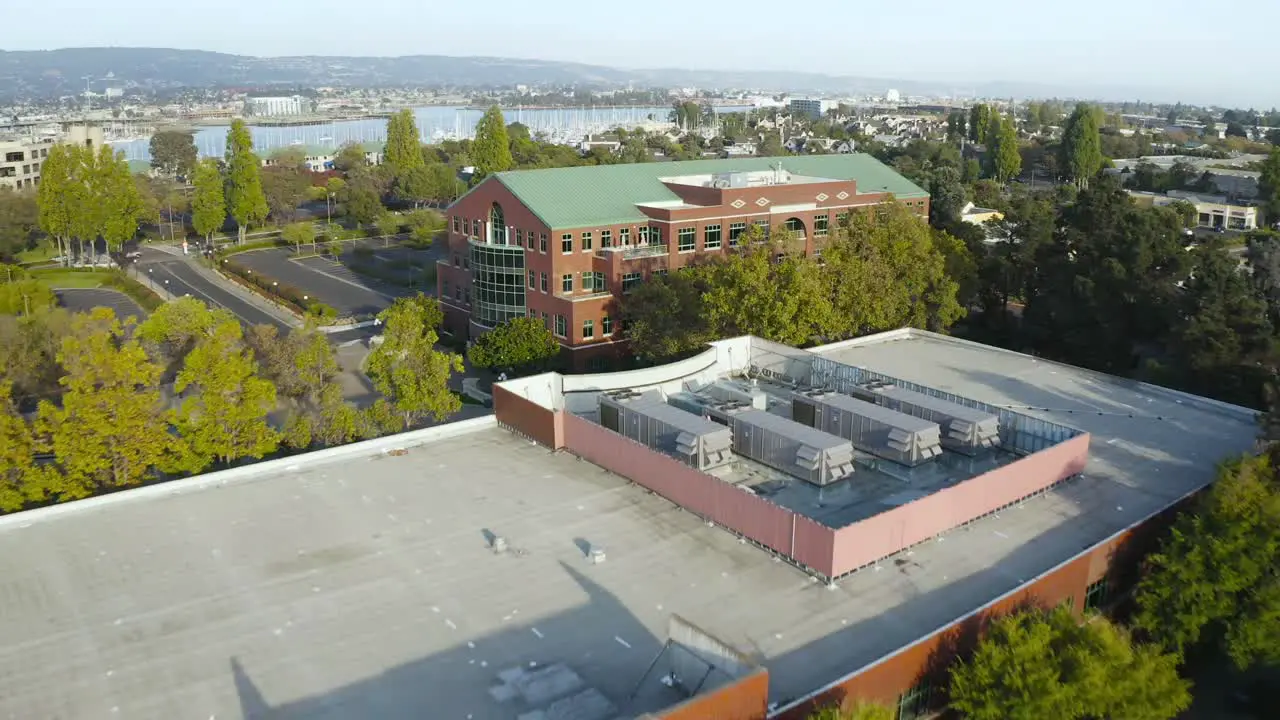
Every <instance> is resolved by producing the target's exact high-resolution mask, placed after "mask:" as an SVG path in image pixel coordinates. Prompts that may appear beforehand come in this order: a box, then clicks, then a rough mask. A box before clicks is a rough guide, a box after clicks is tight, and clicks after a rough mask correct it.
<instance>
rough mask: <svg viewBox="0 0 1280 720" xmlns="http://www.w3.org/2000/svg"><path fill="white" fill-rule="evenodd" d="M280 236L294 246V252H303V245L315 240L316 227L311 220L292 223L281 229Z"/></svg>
mask: <svg viewBox="0 0 1280 720" xmlns="http://www.w3.org/2000/svg"><path fill="white" fill-rule="evenodd" d="M280 237H281V239H283V240H284V241H285V242H287V243H289V244H290V245H292V246H293V249H294V252H296V253H298V254H302V246H303V245H310V244H312V243H314V242H315V240H316V229H315V226H314V225H312V224H311V223H310V222H296V223H290V224H288V225H286V226H285V227H284V229H283V230H281V231H280Z"/></svg>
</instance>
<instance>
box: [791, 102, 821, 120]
mask: <svg viewBox="0 0 1280 720" xmlns="http://www.w3.org/2000/svg"><path fill="white" fill-rule="evenodd" d="M823 105H824V103H823V102H822V101H821V100H815V99H813V98H792V99H791V103H790V108H791V113H792V114H793V115H804V116H805V117H808V118H809V119H810V120H817V119H818V118H820V117H822V111H823V110H824V109H825V108H824V107H823Z"/></svg>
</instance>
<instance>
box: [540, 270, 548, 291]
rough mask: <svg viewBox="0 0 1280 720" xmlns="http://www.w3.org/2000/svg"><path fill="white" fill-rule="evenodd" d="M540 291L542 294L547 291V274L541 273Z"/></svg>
mask: <svg viewBox="0 0 1280 720" xmlns="http://www.w3.org/2000/svg"><path fill="white" fill-rule="evenodd" d="M541 289H542V292H546V291H547V274H546V273H542V288H541Z"/></svg>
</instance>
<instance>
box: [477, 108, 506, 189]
mask: <svg viewBox="0 0 1280 720" xmlns="http://www.w3.org/2000/svg"><path fill="white" fill-rule="evenodd" d="M471 158H472V160H473V162H474V163H475V167H476V175H475V182H478V181H479V180H483V179H484V178H486V177H488V176H489V175H492V174H493V173H496V172H502V171H503V170H510V169H511V168H512V166H513V164H514V161H513V160H512V158H511V146H510V140H509V139H508V138H507V126H506V122H505V121H504V120H503V117H502V109H501V108H499V107H498V106H497V105H493V106H491V107H490V108H489V109H488V110H486V111H485V113H484V116H483V117H481V118H480V123H479V124H478V125H476V139H475V140H473V141H472V142H471Z"/></svg>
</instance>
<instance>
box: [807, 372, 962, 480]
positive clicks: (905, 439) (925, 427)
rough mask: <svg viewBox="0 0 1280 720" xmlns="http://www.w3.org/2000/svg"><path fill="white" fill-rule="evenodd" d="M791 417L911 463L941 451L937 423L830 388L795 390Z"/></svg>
mask: <svg viewBox="0 0 1280 720" xmlns="http://www.w3.org/2000/svg"><path fill="white" fill-rule="evenodd" d="M791 417H792V419H793V420H795V421H796V422H798V423H802V424H804V425H808V426H810V427H815V428H817V429H819V430H822V431H824V432H828V433H831V434H832V435H837V436H839V437H842V438H845V439H847V440H850V441H851V442H852V443H853V446H854V447H856V448H858V449H859V450H863V451H865V452H869V453H871V454H872V455H875V456H877V457H882V458H884V459H886V460H892V461H893V462H896V463H899V464H902V465H906V466H907V467H915V466H916V465H920V464H921V463H925V462H928V461H930V460H933V459H934V458H936V457H938V456H939V455H941V454H942V447H941V445H940V441H941V434H942V430H941V428H939V427H938V424H937V423H935V422H931V421H929V420H924V419H922V418H918V417H915V416H912V415H907V414H905V413H901V412H897V411H895V410H890V409H889V408H886V407H881V406H879V405H875V404H873V403H869V402H865V401H863V400H858V399H857V398H852V397H849V396H848V395H841V394H839V393H833V392H822V391H810V392H805V393H797V394H796V395H795V396H794V397H792V399H791Z"/></svg>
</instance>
